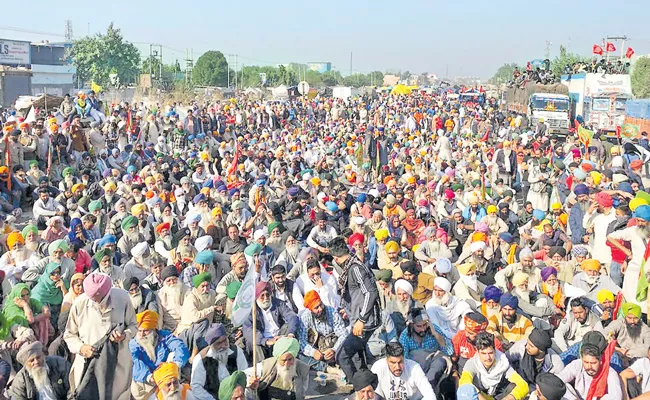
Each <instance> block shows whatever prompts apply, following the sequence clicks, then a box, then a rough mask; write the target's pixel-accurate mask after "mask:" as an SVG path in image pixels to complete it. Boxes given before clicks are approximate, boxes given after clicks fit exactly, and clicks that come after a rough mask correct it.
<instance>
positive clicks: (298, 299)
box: [292, 257, 341, 312]
mask: <svg viewBox="0 0 650 400" xmlns="http://www.w3.org/2000/svg"><path fill="white" fill-rule="evenodd" d="M303 265H304V268H305V273H304V274H301V275H300V276H298V278H297V279H296V283H295V285H293V293H292V297H293V303H294V304H295V305H296V307H297V308H298V312H300V311H302V310H304V309H305V308H304V306H303V303H304V299H303V296H304V295H305V293H307V292H309V291H311V290H314V291H316V292H317V293H318V296H319V297H320V299H321V301H322V302H323V304H325V305H326V306H329V307H332V308H335V309H337V310H338V309H339V307H340V306H341V296H339V294H338V292H337V290H338V287H337V281H336V278H334V276H332V275H330V274H328V273H327V271H325V270H323V269H322V268H321V265H320V263H319V262H318V260H317V259H315V258H311V257H310V258H308V259H307V261H305V263H304V264H303Z"/></svg>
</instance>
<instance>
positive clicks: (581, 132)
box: [578, 125, 594, 146]
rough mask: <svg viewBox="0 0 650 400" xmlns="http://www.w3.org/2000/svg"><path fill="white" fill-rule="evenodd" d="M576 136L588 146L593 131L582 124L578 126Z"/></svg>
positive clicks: (592, 136)
mask: <svg viewBox="0 0 650 400" xmlns="http://www.w3.org/2000/svg"><path fill="white" fill-rule="evenodd" d="M578 138H579V139H580V142H582V143H583V144H584V145H585V146H589V143H591V139H593V138H594V132H593V131H590V130H589V129H585V128H583V127H582V125H580V126H578Z"/></svg>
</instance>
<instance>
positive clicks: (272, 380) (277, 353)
mask: <svg viewBox="0 0 650 400" xmlns="http://www.w3.org/2000/svg"><path fill="white" fill-rule="evenodd" d="M298 351H300V343H298V340H296V339H294V338H292V337H286V336H285V337H281V338H279V339H278V340H277V341H275V342H274V344H273V355H272V356H271V357H269V358H267V359H263V361H261V362H259V363H258V364H257V376H256V377H255V378H253V368H248V369H247V370H246V371H244V372H246V375H247V376H248V378H249V382H250V385H249V387H250V388H251V389H252V390H256V391H257V393H258V395H259V398H260V399H304V398H305V393H306V391H307V387H308V386H309V366H307V364H305V363H304V362H302V361H300V360H298V359H296V357H298ZM219 400H221V399H219Z"/></svg>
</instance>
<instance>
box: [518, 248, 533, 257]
mask: <svg viewBox="0 0 650 400" xmlns="http://www.w3.org/2000/svg"><path fill="white" fill-rule="evenodd" d="M522 258H533V251H532V250H531V249H530V247H524V248H523V249H521V251H520V252H519V259H520V260H521V259H522Z"/></svg>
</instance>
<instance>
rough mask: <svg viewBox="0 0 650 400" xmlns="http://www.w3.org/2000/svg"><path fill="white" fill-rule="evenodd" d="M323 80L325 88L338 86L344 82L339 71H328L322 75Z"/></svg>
mask: <svg viewBox="0 0 650 400" xmlns="http://www.w3.org/2000/svg"><path fill="white" fill-rule="evenodd" d="M321 79H322V81H323V85H325V86H336V85H338V84H339V82H341V81H342V80H343V77H342V76H341V73H340V72H339V71H327V72H324V73H322V74H321Z"/></svg>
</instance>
